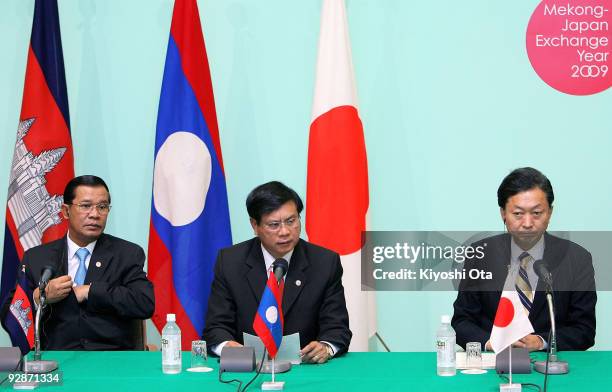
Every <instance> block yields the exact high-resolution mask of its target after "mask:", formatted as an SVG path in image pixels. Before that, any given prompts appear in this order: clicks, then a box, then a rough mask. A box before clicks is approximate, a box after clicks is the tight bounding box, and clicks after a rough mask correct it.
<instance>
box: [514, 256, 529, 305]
mask: <svg viewBox="0 0 612 392" xmlns="http://www.w3.org/2000/svg"><path fill="white" fill-rule="evenodd" d="M519 261H520V263H521V265H520V267H519V273H518V275H517V277H516V284H515V287H516V292H517V293H518V295H519V298H520V299H521V303H522V304H523V306H524V307H525V310H527V313H529V312H530V311H531V303H532V302H533V290H532V289H531V284H529V276H527V267H528V266H529V263H531V262H532V261H533V257H531V255H530V254H529V253H527V252H523V253H522V254H521V255H520V256H519Z"/></svg>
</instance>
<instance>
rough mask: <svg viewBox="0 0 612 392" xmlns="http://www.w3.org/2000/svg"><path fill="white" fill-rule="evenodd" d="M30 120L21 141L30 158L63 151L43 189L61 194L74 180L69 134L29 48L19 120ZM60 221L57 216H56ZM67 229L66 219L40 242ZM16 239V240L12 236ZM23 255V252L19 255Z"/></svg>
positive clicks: (62, 233)
mask: <svg viewBox="0 0 612 392" xmlns="http://www.w3.org/2000/svg"><path fill="white" fill-rule="evenodd" d="M32 117H34V118H35V119H36V120H35V121H34V124H32V127H31V128H30V131H29V132H28V134H27V135H26V136H25V137H24V138H23V141H24V143H25V145H26V146H27V147H28V150H30V151H31V152H32V153H33V154H34V155H38V154H40V153H41V152H43V151H47V150H51V149H54V148H60V147H64V148H66V151H65V152H64V155H63V156H62V159H60V160H59V162H58V163H57V165H56V166H55V167H54V168H53V170H51V171H50V172H48V173H46V174H45V179H46V180H47V183H46V184H45V187H46V188H47V191H48V192H49V193H50V194H57V195H62V194H64V188H65V187H66V184H67V183H68V181H70V180H71V179H72V178H73V177H74V159H73V153H72V140H71V138H70V131H69V130H68V126H67V125H66V121H65V120H64V116H63V115H62V112H61V111H60V110H59V107H58V106H57V103H56V102H55V99H54V98H53V95H51V92H50V91H49V87H48V85H47V81H46V80H45V76H44V74H43V72H42V69H41V68H40V65H39V63H38V60H37V59H36V56H35V55H34V52H33V51H32V48H31V47H30V49H29V52H28V63H27V67H26V78H25V85H24V90H23V102H22V105H21V120H25V119H28V118H32ZM59 215H60V218H62V216H61V213H60V214H59ZM67 229H68V224H67V222H66V220H64V219H62V223H60V224H59V225H54V226H51V227H49V228H48V229H47V230H45V232H44V233H43V237H42V243H43V244H44V243H47V242H49V241H54V240H56V239H58V238H61V237H63V236H64V235H65V234H66V231H67ZM14 238H19V237H14ZM21 255H23V253H21V254H20V257H21Z"/></svg>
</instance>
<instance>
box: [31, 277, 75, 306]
mask: <svg viewBox="0 0 612 392" xmlns="http://www.w3.org/2000/svg"><path fill="white" fill-rule="evenodd" d="M71 290H72V278H71V277H70V275H63V276H59V277H57V278H55V279H51V280H50V281H49V283H48V284H47V287H46V288H45V294H46V296H47V303H49V304H53V303H56V302H59V301H61V300H63V299H64V298H66V297H67V296H68V294H70V291H71ZM33 295H34V300H35V301H36V303H37V304H40V292H39V290H38V288H37V289H36V290H34V293H33Z"/></svg>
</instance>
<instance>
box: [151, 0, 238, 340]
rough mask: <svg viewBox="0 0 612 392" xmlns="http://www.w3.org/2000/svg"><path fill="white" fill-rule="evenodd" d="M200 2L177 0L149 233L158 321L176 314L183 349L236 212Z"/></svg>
mask: <svg viewBox="0 0 612 392" xmlns="http://www.w3.org/2000/svg"><path fill="white" fill-rule="evenodd" d="M200 26H201V25H200V17H199V14H198V7H197V3H196V1H195V0H176V2H175V4H174V12H173V15H172V26H171V28H170V38H169V40H168V50H167V53H166V65H165V68H164V77H163V81H162V88H161V95H160V98H159V111H158V114H157V134H156V137H155V169H154V174H153V201H152V206H151V226H150V234H149V252H148V253H149V267H148V271H149V277H150V278H151V280H152V281H153V284H154V287H155V314H154V315H153V322H154V323H155V325H156V327H157V328H158V329H159V330H160V331H161V329H162V328H163V326H164V324H165V323H166V314H167V313H175V314H176V318H177V323H178V324H179V327H180V328H181V332H182V342H183V347H188V346H189V345H190V344H191V341H192V340H194V339H198V338H199V337H200V336H201V333H202V331H203V329H204V321H205V317H206V309H207V305H208V297H209V294H210V287H211V284H212V280H213V275H214V271H213V267H214V263H215V259H216V256H217V252H218V250H219V249H220V248H224V247H227V246H230V245H231V243H232V236H231V231H230V221H229V209H228V204H227V191H226V186H225V175H224V173H223V161H222V157H221V144H220V142H219V131H218V127H217V118H216V114H215V102H214V97H213V90H212V83H211V79H210V71H209V69H208V59H207V57H206V48H205V46H204V37H203V35H202V30H201V27H200Z"/></svg>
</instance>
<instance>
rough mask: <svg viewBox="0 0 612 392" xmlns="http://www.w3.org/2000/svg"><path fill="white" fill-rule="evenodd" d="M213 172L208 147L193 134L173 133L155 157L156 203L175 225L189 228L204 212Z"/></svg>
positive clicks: (154, 190)
mask: <svg viewBox="0 0 612 392" xmlns="http://www.w3.org/2000/svg"><path fill="white" fill-rule="evenodd" d="M211 173H212V165H211V156H210V152H209V151H208V148H207V147H206V144H204V142H203V141H202V139H200V138H199V137H197V136H196V135H194V134H193V133H191V132H183V131H178V132H174V133H172V134H171V135H170V136H168V138H167V139H166V141H165V142H164V144H162V146H161V147H160V149H159V151H158V152H157V156H156V157H155V170H154V173H153V201H154V204H155V209H156V210H157V212H158V213H159V214H160V215H161V216H163V217H164V218H166V219H167V220H168V221H169V222H170V224H172V226H184V225H187V224H189V223H191V222H193V221H194V220H196V219H197V218H198V216H200V214H201V213H202V211H203V210H204V203H205V202H206V194H207V193H208V188H209V187H210V178H211Z"/></svg>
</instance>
